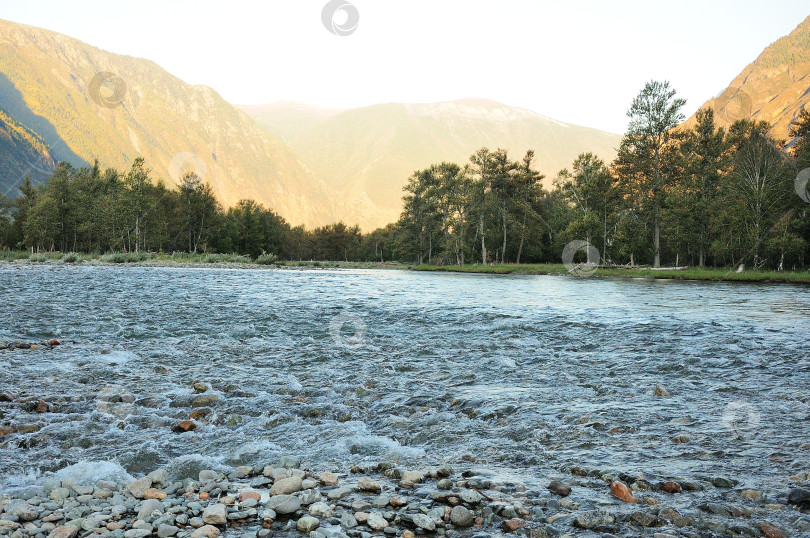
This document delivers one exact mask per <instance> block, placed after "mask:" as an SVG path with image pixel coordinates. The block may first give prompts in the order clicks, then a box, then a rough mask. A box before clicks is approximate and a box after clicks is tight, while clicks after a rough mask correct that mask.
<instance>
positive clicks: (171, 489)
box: [0, 400, 810, 538]
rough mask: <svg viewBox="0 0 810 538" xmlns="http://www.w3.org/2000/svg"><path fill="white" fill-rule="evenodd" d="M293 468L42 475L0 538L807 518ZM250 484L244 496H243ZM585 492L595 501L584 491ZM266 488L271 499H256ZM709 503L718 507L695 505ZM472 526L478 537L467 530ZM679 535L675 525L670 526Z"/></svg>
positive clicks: (717, 494) (542, 535) (6, 520)
mask: <svg viewBox="0 0 810 538" xmlns="http://www.w3.org/2000/svg"><path fill="white" fill-rule="evenodd" d="M28 401H29V402H31V401H36V400H28ZM293 464H294V465H293ZM297 466H300V461H298V460H292V459H291V460H289V461H283V462H279V463H278V464H276V465H263V466H258V467H252V466H242V467H238V468H235V469H230V470H224V469H221V470H218V471H214V470H206V469H203V470H201V471H199V470H198V471H195V472H196V474H197V475H198V476H197V477H195V479H188V478H187V479H186V480H185V481H179V482H174V483H170V479H169V474H168V472H167V471H166V470H165V469H159V470H157V471H154V472H153V473H150V474H149V475H147V476H146V477H144V478H141V479H139V480H135V481H133V482H131V483H129V484H124V485H119V484H116V483H115V482H108V481H99V482H96V483H94V486H91V485H85V484H79V483H77V481H76V480H72V479H69V478H66V479H63V480H61V481H60V480H54V479H49V480H46V481H43V483H42V486H41V487H40V486H37V487H32V488H28V489H23V490H19V491H18V492H17V496H18V497H19V498H17V499H10V500H4V501H2V502H0V516H2V518H0V536H5V537H7V538H46V536H48V538H77V537H78V533H79V532H81V534H82V537H83V538H92V537H93V536H96V535H101V534H104V535H105V538H146V537H147V536H149V537H157V538H190V537H191V536H194V537H195V538H217V537H218V536H219V535H220V532H224V530H223V529H224V528H225V527H226V526H228V527H229V529H230V530H229V535H232V536H234V537H237V536H241V537H243V538H245V537H247V536H248V535H247V534H246V532H249V533H250V534H249V537H250V538H254V537H255V538H272V537H273V535H276V536H281V535H284V536H288V534H286V533H287V532H288V531H292V532H296V529H297V531H300V532H302V533H308V534H310V537H311V538H371V537H372V535H376V536H382V534H385V535H386V536H389V537H392V538H393V537H394V536H400V537H401V538H415V537H416V536H421V535H425V534H428V533H433V534H436V535H438V536H443V537H446V538H461V537H463V536H470V537H471V538H490V534H487V532H489V533H492V535H495V534H497V533H498V532H516V533H517V534H520V535H522V536H526V537H527V538H548V537H550V536H558V537H559V538H563V537H565V536H576V535H578V534H579V533H580V532H583V531H579V530H577V529H590V532H591V533H592V532H597V533H602V534H603V535H605V533H614V534H615V535H629V534H628V532H629V533H630V534H633V533H636V534H638V533H639V531H640V530H642V529H648V528H656V527H666V526H668V528H669V529H670V530H663V531H659V532H661V533H664V534H663V535H666V536H671V535H672V533H674V532H681V534H682V535H683V536H700V535H710V534H714V535H725V534H734V535H739V534H742V535H750V536H754V535H757V534H758V533H759V534H761V535H764V536H767V537H770V536H775V537H779V536H794V535H802V534H803V533H806V532H807V531H808V530H810V520H807V518H803V516H801V515H800V514H799V517H798V518H797V517H796V516H793V517H792V519H788V518H787V516H788V514H794V512H793V511H790V510H787V509H786V507H783V506H781V505H773V506H772V505H762V504H759V503H760V501H762V500H763V497H764V495H763V494H762V493H760V492H759V491H757V490H751V489H741V490H737V491H736V492H731V491H726V492H721V491H715V490H714V488H731V487H734V486H736V484H737V481H735V480H733V479H730V478H726V477H712V478H706V477H698V478H699V480H696V481H695V482H688V481H686V480H681V479H679V480H678V482H675V481H672V480H666V479H664V480H665V481H662V482H655V481H653V480H648V479H646V478H644V476H643V475H642V474H641V473H629V474H628V473H624V472H622V471H621V470H606V469H603V470H596V469H582V470H581V471H577V472H576V473H575V472H574V471H573V468H572V470H571V471H570V472H571V473H572V474H577V475H578V476H581V477H583V478H581V479H575V480H576V484H577V486H578V487H579V488H581V489H579V490H578V492H582V493H583V495H578V496H577V499H576V500H577V501H578V502H574V501H573V500H571V498H570V495H571V487H570V486H569V485H567V484H566V482H567V481H566V480H565V479H564V478H562V479H556V480H552V481H551V482H550V483H549V485H548V486H547V489H548V491H549V492H551V494H552V495H549V494H548V493H546V492H545V490H543V491H542V492H541V491H538V490H536V489H535V490H533V489H530V488H531V486H529V487H528V488H527V487H526V486H525V485H522V484H520V483H516V482H509V481H503V482H502V481H501V480H502V479H498V480H496V479H495V477H494V475H493V473H491V472H490V471H487V470H485V469H480V470H474V469H471V470H468V471H464V473H462V475H461V477H457V478H456V479H455V481H454V480H452V479H450V478H448V476H452V471H442V472H440V470H439V469H435V470H432V471H405V472H402V471H400V470H399V469H397V468H396V467H395V466H393V465H390V464H380V465H377V466H363V467H357V468H355V469H352V472H353V473H360V474H361V476H360V477H359V479H358V480H357V482H356V484H355V485H350V484H345V485H343V486H338V475H337V474H336V473H332V472H324V473H321V474H320V475H317V474H316V475H312V474H309V473H307V472H305V471H304V470H302V469H300V468H298V467H297ZM220 471H222V472H220ZM373 473H378V474H373ZM313 476H315V477H317V480H316V479H315V478H313ZM795 476H804V474H802V473H798V474H796V475H795ZM406 477H407V479H408V480H406V481H405V483H404V484H402V486H403V487H404V488H407V489H400V490H398V491H397V493H398V495H397V496H391V497H389V495H390V494H385V493H383V491H393V490H394V489H395V487H396V485H397V481H398V480H399V479H401V478H406ZM196 478H198V479H199V481H197V480H196ZM387 479H388V480H390V481H387ZM601 480H606V481H608V482H609V483H610V493H611V494H612V495H613V496H615V497H617V498H619V499H621V500H623V501H624V502H628V503H631V504H639V503H641V504H640V506H643V505H644V503H648V504H655V505H657V507H656V508H644V509H641V510H639V508H638V507H632V508H631V507H630V506H626V507H625V508H619V507H617V506H615V503H612V504H614V507H613V508H604V507H605V506H607V505H609V504H611V502H610V501H609V498H608V497H607V494H606V493H605V492H604V490H601V491H602V493H599V491H600V488H603V487H604V482H601ZM327 483H329V484H330V485H327ZM708 483H711V484H712V486H713V487H712V486H708ZM248 484H250V487H251V488H253V489H248V487H247V486H248ZM700 484H704V485H705V487H706V488H708V492H709V493H710V494H711V496H709V495H707V496H705V497H703V496H701V497H698V496H692V495H688V494H683V495H681V496H677V497H667V496H661V495H660V493H661V492H669V493H678V492H681V491H683V492H692V491H698V492H699V491H701V490H703V489H704V486H701V485H700ZM465 486H466V487H465ZM321 487H322V488H323V489H320V488H321ZM122 488H123V489H122ZM274 488H275V490H274ZM594 488H596V492H595V494H585V493H586V492H587V491H588V490H589V489H591V490H592V489H594ZM478 489H481V490H482V491H485V493H486V494H487V495H483V494H482V493H480V492H479V491H477V490H478ZM268 490H270V491H275V492H277V493H276V494H273V495H271V496H270V497H269V499H268V500H267V502H265V503H262V501H261V499H262V498H263V497H264V496H265V495H267V493H268ZM646 491H650V493H656V492H658V493H659V496H654V495H652V494H650V495H646V494H645V493H643V492H646ZM369 493H370V494H376V496H373V495H372V496H369V495H367V494H369ZM544 495H545V496H544ZM635 495H640V497H639V498H636V496H635ZM645 495H646V496H645ZM738 495H739V497H737V496H738ZM783 495H784V493H783V494H779V493H771V492H769V496H773V497H774V498H777V497H778V498H784V497H783ZM325 497H328V499H329V500H328V501H327V500H326V499H325ZM735 497H736V498H737V499H743V500H744V501H746V502H745V505H744V506H743V505H740V506H735V505H734V504H732V503H733V500H732V499H733V498H735ZM787 497H788V501H789V502H790V504H793V505H796V506H798V507H799V508H800V509H801V508H803V507H804V506H806V505H805V504H804V503H806V502H807V501H808V499H810V492H808V490H807V489H804V488H794V489H792V490H790V492H789V494H788V495H787ZM264 498H267V497H264ZM665 499H669V502H673V503H678V505H677V506H678V508H681V507H682V505H686V506H688V507H689V508H690V509H691V507H693V506H697V507H698V508H699V509H700V513H702V515H701V516H696V517H694V518H693V517H690V516H688V515H682V514H680V513H679V512H678V511H677V510H675V509H674V508H670V507H663V508H662V507H661V505H660V504H659V503H661V502H666V501H665ZM709 500H710V501H720V502H702V501H709ZM3 503H5V506H4V505H3ZM752 503H758V504H752ZM580 504H581V505H582V507H583V508H582V510H580ZM302 507H303V508H302ZM746 507H748V508H746ZM771 509H773V510H782V512H776V514H778V515H779V516H780V519H778V520H776V519H774V521H777V523H779V524H780V525H782V527H779V526H777V525H776V524H775V523H772V522H770V521H757V520H754V521H752V519H754V518H757V516H759V517H758V519H759V520H762V519H763V514H772V515H771V518H775V517H777V516H776V515H774V512H767V510H771ZM633 510H636V511H633ZM706 514H709V515H706ZM782 516H785V517H784V518H782ZM722 518H729V520H726V521H724V520H723V519H722ZM748 518H750V519H748ZM530 521H531V523H529V522H530ZM65 522H67V524H66V523H65ZM60 524H61V526H59V525H60ZM250 525H255V526H253V527H251V526H250ZM260 525H261V527H259V526H260ZM552 525H553V527H552ZM217 526H219V527H220V528H217ZM240 526H243V527H242V528H241V529H240ZM474 526H475V527H477V528H476V530H475V531H470V530H468V529H470V528H471V527H474ZM676 528H678V529H683V530H682V531H675V530H674V529H676ZM60 529H65V530H60ZM74 529H75V530H74ZM230 531H232V532H230ZM482 531H486V532H482ZM644 535H650V534H644ZM99 538H101V537H99Z"/></svg>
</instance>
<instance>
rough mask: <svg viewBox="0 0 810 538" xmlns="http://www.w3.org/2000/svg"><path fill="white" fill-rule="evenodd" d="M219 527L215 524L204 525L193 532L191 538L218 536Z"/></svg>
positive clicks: (212, 537)
mask: <svg viewBox="0 0 810 538" xmlns="http://www.w3.org/2000/svg"><path fill="white" fill-rule="evenodd" d="M218 536H219V529H218V528H216V527H214V526H213V525H203V526H202V527H200V528H199V529H196V530H195V531H194V532H192V533H191V538H217V537H218Z"/></svg>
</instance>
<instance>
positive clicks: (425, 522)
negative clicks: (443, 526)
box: [411, 514, 436, 531]
mask: <svg viewBox="0 0 810 538" xmlns="http://www.w3.org/2000/svg"><path fill="white" fill-rule="evenodd" d="M411 521H413V524H414V525H416V526H417V527H419V528H420V529H425V530H426V531H434V530H436V523H434V521H433V518H431V517H429V516H427V515H425V514H415V515H414V516H413V518H412V519H411Z"/></svg>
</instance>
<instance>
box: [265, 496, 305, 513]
mask: <svg viewBox="0 0 810 538" xmlns="http://www.w3.org/2000/svg"><path fill="white" fill-rule="evenodd" d="M266 506H267V508H269V509H271V510H273V511H274V512H276V513H277V514H282V515H286V514H292V513H293V512H295V511H296V510H298V509H299V508H301V499H299V498H298V497H296V496H295V495H274V496H272V497H270V499H269V500H268V501H267V503H266Z"/></svg>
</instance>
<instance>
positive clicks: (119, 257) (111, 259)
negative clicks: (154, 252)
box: [99, 252, 147, 263]
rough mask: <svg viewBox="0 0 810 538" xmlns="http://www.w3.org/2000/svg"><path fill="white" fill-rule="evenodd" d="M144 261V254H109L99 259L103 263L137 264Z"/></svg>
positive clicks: (145, 257)
mask: <svg viewBox="0 0 810 538" xmlns="http://www.w3.org/2000/svg"><path fill="white" fill-rule="evenodd" d="M146 259H147V255H146V253H145V252H110V253H107V254H104V255H103V256H101V257H100V258H99V260H100V261H102V262H104V263H138V262H143V261H146Z"/></svg>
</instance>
